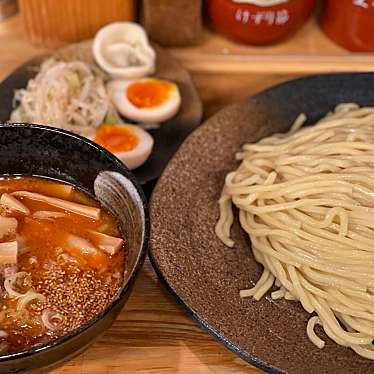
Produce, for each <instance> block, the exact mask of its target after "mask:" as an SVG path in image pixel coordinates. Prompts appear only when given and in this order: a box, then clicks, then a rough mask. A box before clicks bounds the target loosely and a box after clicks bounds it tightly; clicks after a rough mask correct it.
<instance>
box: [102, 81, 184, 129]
mask: <svg viewBox="0 0 374 374" xmlns="http://www.w3.org/2000/svg"><path fill="white" fill-rule="evenodd" d="M144 80H148V79H147V78H146V79H139V80H136V81H126V80H113V81H111V82H109V83H108V84H107V86H106V87H107V92H108V94H109V97H110V98H111V100H112V102H113V104H114V106H115V107H116V108H117V110H118V111H119V112H120V113H121V114H122V115H123V116H124V117H126V118H128V119H130V120H133V121H137V122H146V123H160V122H164V121H166V120H168V119H170V118H172V117H174V116H175V115H176V114H177V112H178V110H179V107H180V105H181V96H180V93H179V89H178V86H176V85H175V88H173V89H171V90H170V91H169V97H168V99H167V100H166V101H165V102H163V103H162V104H161V105H158V106H155V107H152V108H138V107H136V106H135V105H134V104H132V103H131V101H130V100H129V99H128V97H127V89H128V86H129V85H130V84H131V83H134V82H142V81H144Z"/></svg>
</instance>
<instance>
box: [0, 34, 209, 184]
mask: <svg viewBox="0 0 374 374" xmlns="http://www.w3.org/2000/svg"><path fill="white" fill-rule="evenodd" d="M154 48H155V50H156V53H157V69H156V74H155V75H156V76H157V77H159V78H164V79H168V80H171V81H173V82H175V83H176V84H177V85H178V87H179V90H180V93H181V97H182V105H181V109H180V110H179V113H178V114H177V115H176V116H175V117H174V118H172V119H170V120H168V121H166V122H165V123H163V124H162V125H161V127H160V128H159V129H157V130H150V131H149V132H150V134H151V135H152V136H153V137H154V140H155V146H154V150H153V152H152V154H151V156H150V158H149V159H148V160H147V161H146V163H145V164H144V165H142V166H141V167H139V168H137V169H136V170H133V174H134V175H135V176H136V177H137V178H138V180H139V181H140V183H142V184H145V183H147V182H149V181H151V180H154V179H156V178H158V177H159V176H160V174H161V172H162V171H163V169H164V168H165V166H166V164H167V163H168V161H169V160H170V158H171V157H172V156H173V154H174V153H175V152H176V150H177V149H178V147H179V146H180V144H181V143H182V141H183V140H184V139H185V137H186V136H187V135H188V134H189V133H190V132H191V131H192V130H194V129H195V128H196V127H197V126H199V125H200V122H201V117H202V104H201V101H200V98H199V96H198V94H197V91H196V89H195V87H194V85H193V83H192V80H191V77H190V75H189V74H188V72H187V71H186V70H185V69H184V68H183V67H182V66H181V65H180V64H179V62H178V61H177V60H176V59H175V58H174V57H173V56H172V55H170V54H169V53H168V52H166V51H165V50H164V49H162V48H161V47H158V46H154ZM54 55H56V56H58V57H62V58H64V59H67V60H72V59H82V60H84V61H88V62H90V63H93V58H92V54H91V42H90V41H86V42H82V43H79V44H73V45H70V46H68V47H65V48H63V49H61V50H58V51H57V52H55V53H54ZM47 57H50V56H39V57H36V58H34V59H32V60H30V61H28V62H26V63H25V64H23V65H22V66H20V67H19V68H18V69H17V70H15V71H14V72H13V73H12V74H11V75H9V77H8V78H6V79H5V80H4V81H2V82H1V83H0V102H1V105H0V122H6V121H8V120H9V117H10V113H11V111H12V99H13V95H14V90H15V89H18V88H24V87H26V85H27V82H28V81H29V79H30V78H32V77H34V76H35V74H36V72H37V69H38V67H39V65H40V63H41V62H42V61H43V60H44V59H45V58H47Z"/></svg>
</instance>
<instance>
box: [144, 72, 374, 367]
mask: <svg viewBox="0 0 374 374" xmlns="http://www.w3.org/2000/svg"><path fill="white" fill-rule="evenodd" d="M373 87H374V74H370V73H369V74H336V75H320V76H312V77H307V78H302V79H298V80H294V81H290V82H287V83H284V84H281V85H278V86H275V87H273V88H271V89H269V90H266V91H264V92H262V93H260V94H258V95H256V96H254V97H251V98H249V99H247V100H245V101H244V102H242V103H240V104H236V105H233V106H230V107H228V108H226V109H223V110H222V111H220V112H219V113H218V114H216V115H215V116H213V117H212V118H211V119H209V120H208V121H207V122H205V123H204V124H203V125H202V126H201V127H200V128H199V129H197V130H196V131H195V132H193V133H192V134H191V135H190V136H189V137H188V138H187V140H186V141H185V142H184V143H183V145H182V146H181V147H180V149H179V150H178V152H177V153H176V155H175V156H174V158H173V159H172V161H171V162H170V163H169V165H168V166H167V168H166V170H165V171H164V173H163V175H162V176H161V178H160V179H159V182H158V184H157V186H156V188H155V190H154V193H153V196H152V201H151V240H150V256H151V259H152V262H153V264H154V266H155V269H156V271H157V272H158V274H159V276H160V278H161V279H162V280H163V281H164V283H165V285H166V286H167V288H168V289H169V290H170V291H171V292H172V294H173V295H174V296H175V298H176V299H177V300H178V301H179V302H180V303H181V304H182V305H183V306H184V307H185V309H186V311H187V313H188V314H189V315H190V316H191V317H192V318H194V319H195V320H196V321H197V322H198V323H199V324H200V325H201V326H202V327H203V328H204V329H206V330H207V331H208V332H209V333H210V334H211V335H213V336H214V337H215V338H216V339H217V340H218V341H220V342H221V343H222V344H224V345H225V346H226V347H228V348H229V349H231V350H232V351H233V352H234V353H236V354H238V355H239V356H240V357H242V358H243V359H244V360H246V361H248V362H249V363H251V364H253V365H255V366H257V367H259V368H262V369H264V370H266V371H268V372H272V373H280V372H287V373H303V374H308V373H311V374H312V373H313V374H317V373H318V374H320V373H340V374H343V373H347V374H348V373H369V372H370V373H373V372H374V363H373V362H372V361H369V360H367V359H364V358H362V357H360V356H358V355H356V354H355V353H354V352H353V351H352V350H350V349H348V348H344V347H341V346H338V345H337V344H335V343H334V342H332V341H331V340H330V339H329V338H327V337H326V336H324V334H323V332H322V331H321V330H318V333H319V334H321V336H323V337H324V338H325V340H326V346H325V348H324V349H322V350H319V349H318V348H316V347H315V346H314V345H313V344H312V343H311V342H310V341H309V340H308V338H307V335H306V324H307V321H308V314H307V313H306V312H305V311H304V310H303V308H302V307H301V305H300V304H299V303H297V302H292V301H286V300H279V301H276V302H274V301H271V300H270V299H269V298H264V299H262V300H261V301H259V302H257V301H255V300H253V299H251V298H248V299H243V300H241V299H240V297H239V290H240V289H243V288H248V287H251V286H252V285H254V283H255V282H256V280H258V278H259V276H260V274H261V267H260V266H259V265H258V264H257V263H256V261H255V260H254V258H253V256H252V253H251V251H250V241H249V239H248V238H247V236H246V235H245V234H244V232H243V230H242V229H241V228H240V226H239V224H238V222H237V221H236V222H235V223H234V226H233V229H232V235H233V238H234V240H235V243H236V244H235V247H234V248H231V249H230V248H227V247H225V246H224V245H223V244H222V243H221V242H220V241H219V240H218V239H217V237H216V236H215V234H214V225H215V223H216V222H217V219H218V205H217V201H218V199H219V196H220V193H221V189H222V186H223V183H224V177H225V175H226V173H227V172H228V171H230V170H232V169H233V168H235V167H236V165H237V163H236V162H235V159H234V153H235V152H236V151H237V150H238V149H239V148H240V146H241V145H242V144H243V143H245V142H255V141H257V140H259V139H260V138H262V137H264V136H267V135H270V134H272V133H274V132H283V131H285V130H287V129H288V128H289V126H290V125H291V123H292V122H293V120H294V119H295V118H296V116H297V115H298V114H299V113H301V112H304V113H306V114H307V115H308V118H309V123H313V122H314V121H316V120H317V119H318V118H320V117H322V116H323V115H325V113H326V112H328V111H329V110H331V109H332V108H333V107H334V106H335V105H336V104H338V103H341V102H352V101H354V102H357V103H359V104H361V105H374V90H373Z"/></svg>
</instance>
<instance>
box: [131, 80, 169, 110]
mask: <svg viewBox="0 0 374 374" xmlns="http://www.w3.org/2000/svg"><path fill="white" fill-rule="evenodd" d="M173 86H174V85H173V84H172V83H169V82H165V81H161V80H157V79H150V80H145V81H139V82H134V83H131V84H130V85H129V86H128V87H127V92H126V93H125V94H126V95H127V98H128V99H129V101H130V102H131V103H132V104H133V105H134V106H136V107H137V108H153V107H157V106H159V105H161V104H163V103H164V102H165V101H167V100H168V98H169V94H170V91H171V90H172V89H173Z"/></svg>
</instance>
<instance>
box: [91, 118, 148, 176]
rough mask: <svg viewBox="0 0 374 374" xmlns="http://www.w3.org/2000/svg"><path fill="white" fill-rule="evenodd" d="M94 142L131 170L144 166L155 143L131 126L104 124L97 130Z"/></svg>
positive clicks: (145, 133) (145, 134) (146, 134)
mask: <svg viewBox="0 0 374 374" xmlns="http://www.w3.org/2000/svg"><path fill="white" fill-rule="evenodd" d="M93 141H94V142H96V143H98V144H100V145H101V146H102V147H103V148H105V149H107V150H108V151H109V152H112V153H113V154H114V155H115V156H116V157H118V158H119V159H120V160H121V161H122V162H123V163H124V164H125V165H126V166H127V167H128V168H129V169H130V170H131V169H136V168H137V167H139V166H141V165H142V164H144V162H145V161H146V160H147V159H148V157H149V156H150V154H151V152H152V148H153V143H154V141H153V138H152V136H151V135H150V134H148V133H147V132H146V131H144V130H143V129H141V128H140V127H138V126H135V125H129V124H103V125H101V126H100V127H99V128H98V129H97V130H96V134H95V137H94V138H93Z"/></svg>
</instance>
